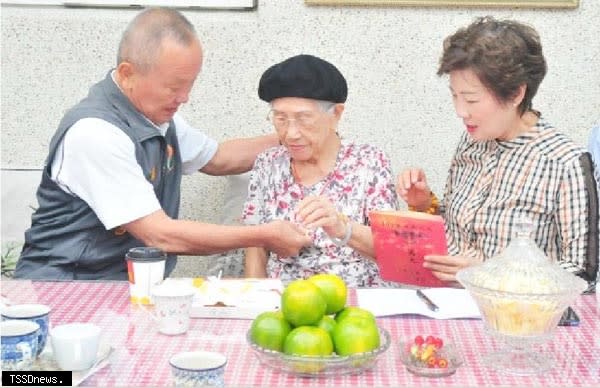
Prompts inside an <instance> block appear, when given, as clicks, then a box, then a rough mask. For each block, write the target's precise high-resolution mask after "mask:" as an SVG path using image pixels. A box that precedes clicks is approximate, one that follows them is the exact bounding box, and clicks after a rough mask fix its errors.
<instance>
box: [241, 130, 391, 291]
mask: <svg viewBox="0 0 600 388" xmlns="http://www.w3.org/2000/svg"><path fill="white" fill-rule="evenodd" d="M290 167H291V166H290V154H289V152H288V150H287V149H286V148H285V147H283V146H280V147H275V148H271V149H269V150H266V151H265V152H263V153H262V154H260V155H259V156H258V157H257V159H256V162H255V164H254V168H253V170H252V174H251V177H250V182H249V185H248V198H247V200H246V204H245V206H244V210H243V215H242V219H243V220H244V222H245V223H246V224H250V225H256V224H262V223H267V222H270V221H272V220H276V219H284V220H288V221H292V222H294V221H295V216H294V209H295V208H296V206H297V205H298V203H299V202H300V201H301V200H302V199H303V198H304V197H307V196H318V195H325V196H327V197H328V198H329V199H330V200H331V202H332V203H333V204H334V206H335V207H336V208H337V210H338V211H339V212H340V213H342V214H345V215H347V216H348V218H350V219H351V220H353V221H355V222H358V223H361V224H363V225H369V212H370V211H371V210H389V209H397V207H398V206H397V205H398V199H397V196H396V191H395V188H394V181H393V176H392V171H391V166H390V161H389V159H388V157H387V156H386V155H385V154H384V152H383V151H381V150H380V149H378V148H376V147H374V146H371V145H367V144H364V145H357V144H354V143H346V142H342V145H341V147H340V150H339V152H338V155H337V161H336V164H335V168H334V170H333V171H332V172H331V173H330V174H329V175H327V176H326V177H325V178H324V179H322V180H321V181H319V182H317V183H315V184H314V185H311V186H304V185H301V184H299V183H297V182H296V181H295V180H294V178H293V176H292V173H291V168H290ZM312 238H313V245H312V246H310V247H305V248H303V249H302V250H301V251H300V254H299V255H298V256H293V257H279V256H277V255H275V254H274V253H270V256H269V258H268V261H267V274H268V276H270V277H278V278H280V279H281V280H282V281H283V282H284V283H285V284H287V283H288V282H290V281H292V280H295V279H302V278H307V277H309V276H311V275H314V274H317V273H333V274H336V275H339V276H340V277H341V278H343V279H344V280H345V281H346V283H347V285H348V286H349V287H382V286H383V287H385V286H391V285H392V284H391V283H389V282H385V281H383V280H382V279H381V277H380V276H379V270H378V267H377V264H376V263H375V262H374V261H373V259H370V258H367V257H365V256H363V255H361V254H360V253H359V252H357V251H355V250H354V249H352V248H350V247H348V246H343V247H340V246H337V245H335V244H334V243H333V241H331V239H330V238H329V236H328V235H327V234H326V233H325V232H324V231H323V229H322V228H318V229H317V230H315V231H314V233H313V235H312Z"/></svg>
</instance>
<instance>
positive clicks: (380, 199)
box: [243, 55, 397, 287]
mask: <svg viewBox="0 0 600 388" xmlns="http://www.w3.org/2000/svg"><path fill="white" fill-rule="evenodd" d="M258 94H259V97H260V98H261V99H262V100H264V101H267V102H269V104H270V108H271V109H270V111H269V115H268V118H269V120H270V121H271V123H272V124H273V126H274V128H275V131H276V132H277V134H278V135H279V139H280V142H281V146H280V147H276V148H272V149H269V150H267V151H265V152H264V153H262V154H261V155H259V156H258V158H257V160H256V163H255V165H254V169H253V170H252V174H251V178H250V183H249V185H248V199H247V202H246V204H245V207H244V212H243V219H244V220H245V222H246V223H247V224H260V223H264V222H269V221H270V220H275V219H285V220H290V221H293V222H297V223H299V224H300V225H303V226H304V227H306V229H307V233H309V234H310V235H311V237H312V239H313V245H312V246H310V247H308V248H303V249H302V250H301V251H300V254H299V255H298V256H290V257H282V256H277V255H275V254H274V253H272V252H268V251H267V250H266V249H264V248H249V249H247V251H246V261H245V275H246V276H248V277H264V276H267V275H268V276H269V277H278V278H281V279H282V280H283V281H284V282H289V281H291V280H294V279H298V278H306V277H308V276H310V275H313V274H316V273H332V274H336V275H339V276H340V277H342V278H343V279H344V280H345V281H346V283H347V284H348V285H349V286H353V287H369V286H381V285H385V284H386V283H385V282H383V281H382V280H381V278H380V276H379V271H378V268H377V264H376V263H375V261H374V259H373V257H374V253H373V240H372V236H371V230H370V228H369V226H368V224H369V219H368V216H369V212H370V211H371V210H375V209H395V208H396V207H397V197H396V193H395V190H394V182H393V177H392V173H391V169H390V161H389V159H388V158H387V157H386V155H385V154H384V153H383V152H382V151H381V150H379V149H378V148H376V147H373V146H371V145H359V144H355V143H352V142H346V141H342V139H341V138H340V136H339V134H338V123H339V121H340V119H341V117H342V113H343V112H344V102H345V101H346V96H347V94H348V92H347V85H346V80H345V79H344V77H343V75H342V74H341V73H340V72H339V70H338V69H337V68H336V67H335V66H333V65H332V64H331V63H329V62H326V61H324V60H323V59H320V58H317V57H314V56H311V55H298V56H295V57H292V58H289V59H287V60H285V61H283V62H281V63H279V64H276V65H274V66H272V67H270V68H269V69H268V70H267V71H266V72H265V73H264V74H263V75H262V77H261V79H260V85H259V88H258Z"/></svg>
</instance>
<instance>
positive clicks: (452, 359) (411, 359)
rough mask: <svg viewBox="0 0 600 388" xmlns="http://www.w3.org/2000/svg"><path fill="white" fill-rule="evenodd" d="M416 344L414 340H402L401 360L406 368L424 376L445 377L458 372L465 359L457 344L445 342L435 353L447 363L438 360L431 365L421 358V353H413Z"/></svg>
mask: <svg viewBox="0 0 600 388" xmlns="http://www.w3.org/2000/svg"><path fill="white" fill-rule="evenodd" d="M413 345H414V341H413V340H407V341H401V342H400V361H402V363H403V364H404V366H405V367H406V369H407V370H408V371H409V372H411V373H413V374H415V375H417V376H424V377H445V376H450V375H452V374H454V372H456V370H457V369H458V367H460V366H461V365H462V364H463V363H464V362H465V361H464V358H463V356H462V354H461V353H460V352H459V351H458V349H457V348H456V346H454V345H453V344H449V343H445V344H444V345H443V346H442V347H441V348H440V349H439V350H437V351H436V353H435V358H436V359H437V360H440V359H443V360H444V361H445V365H441V364H440V363H439V362H437V363H436V364H437V365H436V364H434V365H431V366H429V365H428V362H427V360H421V359H420V357H419V355H413V354H411V349H410V348H411V346H413Z"/></svg>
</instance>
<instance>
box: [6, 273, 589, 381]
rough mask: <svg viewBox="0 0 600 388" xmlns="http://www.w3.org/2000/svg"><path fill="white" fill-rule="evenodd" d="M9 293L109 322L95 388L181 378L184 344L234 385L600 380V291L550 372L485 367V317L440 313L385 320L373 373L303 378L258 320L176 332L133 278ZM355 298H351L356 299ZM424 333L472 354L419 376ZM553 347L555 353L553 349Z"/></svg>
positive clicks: (560, 339) (561, 344)
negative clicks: (278, 362) (209, 357)
mask: <svg viewBox="0 0 600 388" xmlns="http://www.w3.org/2000/svg"><path fill="white" fill-rule="evenodd" d="M2 295H3V297H5V298H8V299H9V300H10V301H11V302H12V303H43V304H47V305H49V306H51V308H52V311H51V315H50V320H51V326H52V325H58V324H62V323H68V322H75V321H78V322H93V323H95V324H97V325H99V326H100V327H102V329H103V338H102V341H105V342H107V343H109V344H111V345H112V346H113V347H115V348H116V351H115V353H114V354H113V355H112V357H111V361H110V364H109V365H108V366H107V367H106V368H104V369H102V370H100V371H98V372H97V373H96V374H94V375H93V376H91V377H90V378H89V379H87V380H86V381H84V382H83V384H82V385H86V386H102V387H106V386H127V387H131V386H133V387H143V386H153V387H157V386H167V385H173V380H172V377H171V371H170V366H169V363H168V360H169V358H170V357H171V356H172V355H173V354H175V353H178V352H181V351H191V350H208V351H216V352H221V353H224V354H225V355H226V356H227V358H228V362H227V366H226V369H225V384H226V385H227V386H231V387H250V386H256V387H296V386H302V387H305V386H306V387H312V386H314V387H322V386H335V387H353V388H355V387H362V386H370V387H371V386H376V387H380V386H391V387H442V386H443V387H481V386H485V387H492V386H504V387H506V386H517V387H544V388H549V387H563V386H576V387H598V386H600V341H597V338H596V337H600V322H599V321H600V319H599V317H600V312H598V311H597V306H596V302H595V298H594V296H593V295H586V296H581V297H580V298H578V300H577V301H576V303H575V304H574V305H573V308H574V309H575V311H577V313H578V314H579V316H580V317H581V324H580V325H579V326H577V327H559V328H558V329H557V332H556V335H555V338H554V340H553V341H552V342H551V343H549V344H547V345H546V348H545V349H546V350H544V353H542V352H541V351H540V350H538V349H532V350H531V351H532V352H540V357H545V356H548V355H551V356H552V357H554V359H555V365H556V367H555V368H554V369H553V370H552V371H551V372H549V373H544V374H541V375H535V376H529V377H520V376H513V375H507V374H503V373H500V372H498V371H496V370H495V369H493V368H489V367H485V366H484V365H483V363H482V361H481V358H482V355H485V354H489V353H491V352H493V351H494V350H497V349H498V346H499V345H498V344H497V343H496V342H495V340H493V339H492V338H490V337H489V336H488V335H487V334H486V333H485V332H484V329H483V323H482V322H481V321H480V320H434V319H428V318H422V317H417V316H395V317H387V318H378V324H379V325H380V326H381V327H383V328H385V329H387V330H388V331H389V332H390V334H391V338H392V344H391V346H390V348H389V349H388V351H387V352H386V353H384V354H383V355H382V356H381V358H380V360H379V362H378V363H377V365H376V366H375V367H374V368H373V369H371V370H369V371H366V372H363V373H361V374H355V375H343V376H336V377H327V378H302V377H296V376H293V375H290V374H287V373H280V372H277V371H273V370H272V369H270V368H268V367H265V366H264V365H262V364H260V362H259V360H258V359H257V357H256V355H255V354H254V353H253V351H252V349H250V347H249V346H248V345H247V343H246V332H247V330H248V329H249V327H250V324H251V321H249V320H233V319H193V320H192V324H191V327H190V330H189V331H188V332H187V333H186V334H185V335H179V336H166V335H162V334H159V333H158V332H157V329H156V326H155V325H154V323H153V322H152V320H150V319H149V318H148V316H147V315H146V314H145V313H144V312H143V311H141V310H140V309H139V308H138V307H136V306H132V305H131V303H130V302H129V288H128V283H127V282H35V281H33V282H32V281H25V280H8V281H4V282H3V283H2ZM355 300H356V299H355V297H352V299H351V301H355ZM417 334H422V335H429V334H431V335H435V336H439V337H442V338H444V339H445V340H446V341H448V340H450V341H452V342H454V343H455V344H456V345H457V347H458V348H459V349H460V351H461V352H462V354H463V355H464V358H465V363H464V365H463V366H461V367H460V368H459V369H458V370H457V372H456V373H455V374H454V375H452V376H449V377H445V378H426V377H419V376H415V375H413V374H411V373H409V372H408V371H407V370H406V369H405V368H404V366H403V365H402V363H401V361H400V358H399V355H398V354H399V352H400V349H399V345H398V343H399V341H400V340H402V339H409V338H413V337H414V336H415V335H417ZM549 353H550V354H549Z"/></svg>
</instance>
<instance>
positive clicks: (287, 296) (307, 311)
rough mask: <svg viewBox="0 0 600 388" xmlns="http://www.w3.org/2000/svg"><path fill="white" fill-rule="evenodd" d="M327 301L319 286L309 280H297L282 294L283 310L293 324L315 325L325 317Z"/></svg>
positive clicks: (286, 317)
mask: <svg viewBox="0 0 600 388" xmlns="http://www.w3.org/2000/svg"><path fill="white" fill-rule="evenodd" d="M326 309H327V303H326V302H325V298H324V297H323V294H322V293H321V291H320V290H319V288H318V287H317V286H316V285H315V284H314V283H312V282H309V281H308V280H295V281H293V282H291V283H290V284H288V286H287V287H286V288H285V290H283V294H282V295H281V311H282V312H283V316H284V317H285V319H286V320H287V321H288V322H289V323H291V324H292V325H293V326H295V327H298V326H305V325H314V324H316V323H317V322H319V321H320V320H321V318H323V315H325V310H326Z"/></svg>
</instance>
